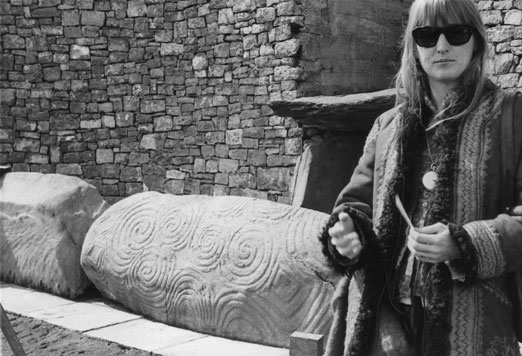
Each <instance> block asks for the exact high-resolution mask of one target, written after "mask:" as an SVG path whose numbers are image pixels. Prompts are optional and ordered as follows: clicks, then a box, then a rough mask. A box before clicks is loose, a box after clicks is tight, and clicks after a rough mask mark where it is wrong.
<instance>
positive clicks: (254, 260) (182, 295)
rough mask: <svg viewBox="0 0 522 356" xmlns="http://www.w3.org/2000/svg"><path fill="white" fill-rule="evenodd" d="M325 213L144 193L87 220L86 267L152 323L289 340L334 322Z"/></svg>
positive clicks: (242, 200)
mask: <svg viewBox="0 0 522 356" xmlns="http://www.w3.org/2000/svg"><path fill="white" fill-rule="evenodd" d="M245 191H249V190H245ZM328 217H329V216H328V214H324V213H320V212H316V211H312V210H307V209H302V208H297V207H291V206H288V205H284V204H279V203H274V202H270V201H266V200H259V199H254V198H246V197H208V196H190V195H189V196H187V195H185V196H174V195H170V194H160V193H157V192H146V193H140V194H136V195H133V196H131V197H128V198H125V199H123V200H121V201H119V202H117V203H116V204H114V205H113V206H112V207H111V208H109V209H108V210H107V211H106V212H105V213H104V214H103V215H102V216H101V217H100V218H99V219H97V221H96V222H95V223H94V224H93V225H92V227H91V229H90V230H89V233H88V234H87V237H86V239H85V243H84V245H83V250H82V266H83V267H84V270H85V271H86V273H87V275H88V276H89V278H90V280H91V281H93V283H94V284H95V285H96V287H97V288H98V290H100V291H101V293H102V294H103V295H104V296H105V297H106V298H108V299H111V300H115V301H117V302H119V303H121V304H123V305H124V306H125V307H127V308H129V309H131V310H133V311H134V312H136V313H139V314H143V315H145V316H147V317H149V318H151V319H154V320H156V321H160V322H164V323H167V324H170V325H174V326H178V327H184V328H187V327H188V328H190V329H192V330H194V331H198V332H203V333H210V334H214V335H217V336H224V337H228V338H233V339H239V340H243V341H248V342H258V343H264V344H267V343H268V344H270V345H274V346H279V347H288V344H289V337H290V334H292V333H293V332H294V331H297V330H299V331H302V332H308V333H314V334H326V333H327V332H328V328H329V325H330V323H331V312H330V300H331V298H332V293H333V283H335V281H336V277H334V276H333V275H332V272H331V271H330V270H329V269H328V268H327V267H326V261H325V260H324V257H323V255H322V253H321V246H320V243H319V241H318V239H317V236H318V235H319V234H320V232H321V230H322V228H323V226H324V224H325V223H326V222H327V220H328ZM115 226H117V227H118V228H114V227H115Z"/></svg>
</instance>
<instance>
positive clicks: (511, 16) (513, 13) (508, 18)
mask: <svg viewBox="0 0 522 356" xmlns="http://www.w3.org/2000/svg"><path fill="white" fill-rule="evenodd" d="M504 24H506V25H515V26H520V25H522V11H521V10H510V11H508V12H506V15H505V16H504Z"/></svg>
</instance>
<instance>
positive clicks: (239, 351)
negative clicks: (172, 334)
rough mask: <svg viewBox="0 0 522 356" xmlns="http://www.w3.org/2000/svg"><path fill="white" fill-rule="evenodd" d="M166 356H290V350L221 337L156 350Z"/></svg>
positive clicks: (210, 337)
mask: <svg viewBox="0 0 522 356" xmlns="http://www.w3.org/2000/svg"><path fill="white" fill-rule="evenodd" d="M154 352H155V353H158V354H161V355H165V356H180V355H183V356H207V355H212V356H247V355H248V356H288V354H289V351H288V349H284V348H277V347H270V346H264V345H258V344H251V343H247V342H241V341H234V340H229V339H224V338H219V337H212V336H209V337H206V338H204V339H198V340H194V341H190V342H186V343H183V344H180V345H175V346H171V347H168V348H164V349H159V350H155V351H154Z"/></svg>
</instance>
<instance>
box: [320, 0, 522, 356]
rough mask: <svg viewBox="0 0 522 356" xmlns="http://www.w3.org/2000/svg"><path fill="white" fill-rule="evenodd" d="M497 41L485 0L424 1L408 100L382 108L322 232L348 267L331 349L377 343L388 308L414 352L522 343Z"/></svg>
mask: <svg viewBox="0 0 522 356" xmlns="http://www.w3.org/2000/svg"><path fill="white" fill-rule="evenodd" d="M486 52H487V42H486V34H485V29H484V25H483V24H482V21H481V18H480V15H479V13H478V11H477V9H476V7H475V5H474V3H473V2H472V0H416V1H415V2H414V3H413V4H412V6H411V9H410V14H409V22H408V25H407V28H406V30H405V34H404V38H403V55H402V63H401V68H400V70H399V73H398V75H397V79H396V86H397V98H398V99H397V105H396V107H395V108H394V109H392V110H390V111H388V112H386V113H384V114H383V115H381V116H380V117H379V118H378V119H377V120H376V122H375V124H374V126H373V128H372V130H371V131H370V133H369V136H368V138H367V142H366V145H365V148H364V152H363V156H362V157H361V159H360V161H359V164H358V166H357V168H356V169H355V171H354V173H353V176H352V178H351V180H350V182H349V184H348V185H347V186H346V187H345V188H344V190H343V191H342V192H341V194H340V195H339V197H338V200H337V202H336V206H335V208H334V210H333V214H332V217H331V219H330V221H329V224H328V226H327V227H326V228H325V230H324V233H323V235H322V237H321V240H322V242H323V245H324V251H325V253H326V254H327V256H328V257H329V259H330V262H331V263H332V265H333V266H334V267H335V268H336V269H338V270H339V271H341V272H343V273H345V274H346V277H344V279H343V280H341V282H340V283H339V285H338V287H337V291H336V294H335V296H334V300H333V307H334V321H333V326H332V329H331V332H330V335H329V340H328V345H327V352H326V355H329V356H330V355H331V356H333V355H361V356H367V355H371V354H372V351H373V352H374V351H375V350H374V348H375V347H376V344H382V342H381V341H384V343H386V340H376V339H378V337H379V336H378V335H379V330H378V328H379V327H382V325H381V324H379V320H382V314H383V313H384V312H385V311H389V310H391V311H392V313H393V315H394V316H395V318H396V319H397V320H398V322H399V324H397V325H401V326H402V329H403V331H404V333H405V338H406V340H407V342H408V344H409V347H410V349H411V353H412V354H415V355H423V356H424V355H433V356H444V355H504V356H505V355H519V349H518V343H517V338H516V330H515V326H514V325H515V320H514V315H515V314H516V310H515V307H514V306H513V302H512V296H513V295H512V289H513V283H512V274H511V273H510V272H513V271H515V270H519V269H521V268H522V258H520V255H519V253H520V252H521V251H522V225H521V224H520V223H519V222H518V221H517V218H516V217H513V216H510V215H507V214H501V212H502V211H503V207H504V206H503V202H502V198H501V197H502V190H501V188H502V180H501V174H500V172H501V159H500V157H501V156H500V149H501V146H500V144H501V140H500V132H499V130H500V126H499V119H500V112H501V110H500V108H501V104H502V100H503V99H504V97H505V95H506V94H505V93H504V92H503V91H502V90H500V89H499V88H498V87H496V86H495V85H494V84H493V83H492V82H491V81H489V80H488V79H487V76H486V74H485V70H484V67H485V66H484V64H485V61H486V57H487V54H486ZM517 178H518V179H522V175H521V176H520V177H517ZM519 193H520V190H519V189H518V190H517V194H519ZM396 196H397V197H398V198H399V199H398V200H400V202H402V204H403V205H404V207H405V209H406V214H407V215H409V217H407V219H411V222H412V223H413V225H411V226H412V227H408V223H407V221H406V219H405V218H403V217H402V216H401V214H400V212H399V209H398V208H397V204H398V203H396V199H395V197H396ZM519 196H520V194H519ZM520 208H521V207H517V209H520ZM388 341H389V340H388ZM393 342H394V340H392V342H391V344H393ZM388 343H389V342H388ZM381 346H382V345H381ZM381 346H379V347H381ZM385 348H386V347H385Z"/></svg>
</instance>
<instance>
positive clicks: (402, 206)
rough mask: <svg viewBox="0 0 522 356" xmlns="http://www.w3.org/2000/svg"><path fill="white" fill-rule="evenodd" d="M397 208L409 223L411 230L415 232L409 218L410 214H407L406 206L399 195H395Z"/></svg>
mask: <svg viewBox="0 0 522 356" xmlns="http://www.w3.org/2000/svg"><path fill="white" fill-rule="evenodd" d="M395 206H397V209H399V212H400V213H401V215H402V217H403V218H404V220H406V222H407V223H408V226H409V227H410V229H412V230H415V228H414V227H413V224H412V223H411V220H410V217H409V216H408V214H406V210H405V209H404V205H402V202H401V198H399V194H395Z"/></svg>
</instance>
